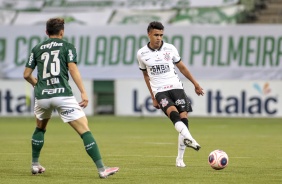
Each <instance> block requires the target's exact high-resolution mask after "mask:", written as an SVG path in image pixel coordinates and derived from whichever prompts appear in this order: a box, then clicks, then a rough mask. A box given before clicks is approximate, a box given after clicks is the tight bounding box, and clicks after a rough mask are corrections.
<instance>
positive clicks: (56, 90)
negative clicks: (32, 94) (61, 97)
mask: <svg viewBox="0 0 282 184" xmlns="http://www.w3.org/2000/svg"><path fill="white" fill-rule="evenodd" d="M64 92H65V88H54V89H43V90H42V93H41V94H42V95H43V94H45V93H47V94H48V95H52V94H56V93H64Z"/></svg>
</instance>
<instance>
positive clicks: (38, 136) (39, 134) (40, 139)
mask: <svg viewBox="0 0 282 184" xmlns="http://www.w3.org/2000/svg"><path fill="white" fill-rule="evenodd" d="M44 134H45V130H43V129H40V128H37V127H36V128H35V131H34V133H33V135H32V139H31V147H32V162H33V163H34V162H38V159H39V155H40V151H41V149H42V147H43V144H44Z"/></svg>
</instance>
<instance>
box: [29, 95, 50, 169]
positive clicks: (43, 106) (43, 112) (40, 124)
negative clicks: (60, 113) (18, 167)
mask: <svg viewBox="0 0 282 184" xmlns="http://www.w3.org/2000/svg"><path fill="white" fill-rule="evenodd" d="M34 113H35V116H36V127H35V130H34V132H33V134H32V138H31V148H32V164H31V172H32V174H41V173H43V172H44V171H45V168H44V167H42V166H41V165H40V163H39V156H40V153H41V150H42V148H43V145H44V135H45V132H46V127H47V124H48V121H49V119H50V117H51V115H52V108H50V101H48V100H35V106H34Z"/></svg>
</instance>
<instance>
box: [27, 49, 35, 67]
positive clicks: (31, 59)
mask: <svg viewBox="0 0 282 184" xmlns="http://www.w3.org/2000/svg"><path fill="white" fill-rule="evenodd" d="M33 55H34V54H33V52H32V53H30V56H29V61H28V65H31V63H32V61H33Z"/></svg>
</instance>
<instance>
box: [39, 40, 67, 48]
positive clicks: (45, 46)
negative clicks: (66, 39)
mask: <svg viewBox="0 0 282 184" xmlns="http://www.w3.org/2000/svg"><path fill="white" fill-rule="evenodd" d="M62 46H63V43H57V42H51V43H48V44H45V45H41V47H40V49H51V48H52V47H62Z"/></svg>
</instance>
